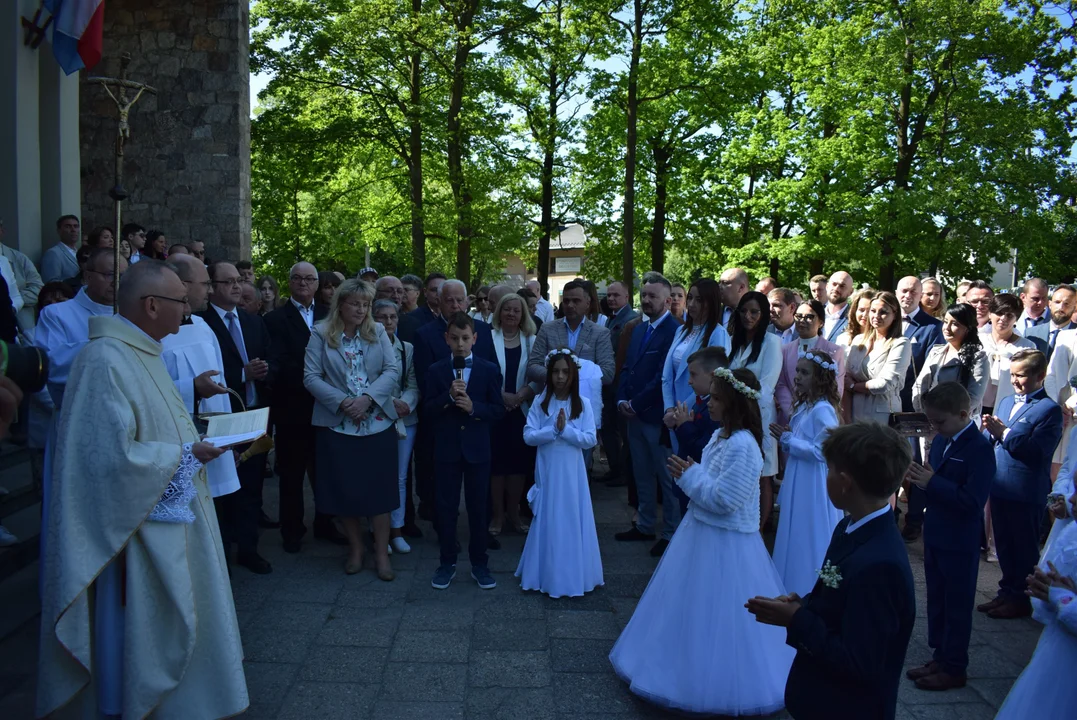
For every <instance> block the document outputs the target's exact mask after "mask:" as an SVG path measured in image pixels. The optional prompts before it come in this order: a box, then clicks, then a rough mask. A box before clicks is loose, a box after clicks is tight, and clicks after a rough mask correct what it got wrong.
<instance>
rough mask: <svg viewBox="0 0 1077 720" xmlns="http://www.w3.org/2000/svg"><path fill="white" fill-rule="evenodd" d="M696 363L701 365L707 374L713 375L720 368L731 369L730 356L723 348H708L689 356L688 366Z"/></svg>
mask: <svg viewBox="0 0 1077 720" xmlns="http://www.w3.org/2000/svg"><path fill="white" fill-rule="evenodd" d="M694 362H697V363H699V364H700V366H701V367H702V368H703V370H704V371H705V372H709V373H712V372H714V371H715V370H717V369H718V368H720V367H729V356H728V355H726V352H725V348H723V347H711V346H707V347H705V348H700V349H699V350H696V351H695V352H694V353H692V354H691V355H689V356H688V364H689V365H691V364H692V363H694Z"/></svg>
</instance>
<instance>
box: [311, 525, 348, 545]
mask: <svg viewBox="0 0 1077 720" xmlns="http://www.w3.org/2000/svg"><path fill="white" fill-rule="evenodd" d="M314 539H315V540H325V541H327V542H331V543H333V544H334V545H347V544H348V538H346V537H344V533H342V532H340V530H337V529H336V527H333V526H330V527H327V528H322V529H321V530H317V529H315V531H314Z"/></svg>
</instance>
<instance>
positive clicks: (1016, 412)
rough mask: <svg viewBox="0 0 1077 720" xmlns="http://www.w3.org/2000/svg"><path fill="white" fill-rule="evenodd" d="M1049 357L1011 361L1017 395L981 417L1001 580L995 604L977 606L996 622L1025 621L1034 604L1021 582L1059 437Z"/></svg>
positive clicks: (1034, 556) (1032, 556)
mask: <svg viewBox="0 0 1077 720" xmlns="http://www.w3.org/2000/svg"><path fill="white" fill-rule="evenodd" d="M1046 377H1047V357H1046V356H1045V355H1044V354H1043V353H1042V352H1040V351H1039V350H1022V351H1020V352H1018V353H1016V354H1015V355H1014V356H1013V357H1012V358H1011V359H1010V382H1011V383H1013V387H1014V390H1016V391H1017V394H1016V395H1011V396H1009V397H1007V398H1004V399H1003V400H1002V402H1000V403H999V404H998V405H997V406H996V407H995V413H996V414H995V415H984V417H983V427H984V433H985V435H987V437H988V439H990V440H992V441H994V446H995V465H996V471H995V482H994V484H993V485H992V486H991V524H992V526H993V529H994V532H995V550H996V552H997V553H998V564H999V568H1001V570H1002V579H1001V580H1000V581H999V583H998V595H997V596H996V597H995V599H994V600H991V601H990V602H986V603H984V604H982V605H979V606H977V608H976V609H977V610H979V611H980V612H985V613H987V616H988V617H990V618H994V619H996V620H1008V619H1011V618H1019V617H1027V616H1029V615H1031V614H1032V603H1031V602H1030V600H1029V598H1028V596H1027V595H1025V588H1026V587H1027V583H1026V581H1025V578H1027V577H1028V576H1029V575H1031V574H1032V570H1033V568H1034V567H1035V566H1036V563H1037V562H1038V561H1039V556H1040V521H1041V520H1042V518H1043V508H1044V503H1045V502H1046V498H1047V494H1048V493H1049V492H1050V490H1051V457H1052V456H1053V455H1054V452H1055V447H1056V446H1057V445H1058V441H1059V440H1060V439H1061V438H1062V408H1060V407H1059V406H1058V405H1057V404H1056V403H1055V402H1054V401H1053V400H1051V399H1050V398H1049V397H1047V392H1046V391H1045V390H1044V389H1043V381H1044V379H1045V378H1046Z"/></svg>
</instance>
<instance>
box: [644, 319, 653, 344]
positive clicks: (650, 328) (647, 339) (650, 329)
mask: <svg viewBox="0 0 1077 720" xmlns="http://www.w3.org/2000/svg"><path fill="white" fill-rule="evenodd" d="M652 332H654V325H650V324H648V325H647V329H646V330H644V331H643V347H647V343H648V342H650V340H651V333H652Z"/></svg>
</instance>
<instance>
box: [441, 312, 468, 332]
mask: <svg viewBox="0 0 1077 720" xmlns="http://www.w3.org/2000/svg"><path fill="white" fill-rule="evenodd" d="M452 328H456V329H458V330H464V329H467V330H470V331H471V332H475V321H474V320H472V319H471V316H470V315H468V314H467V313H465V312H458V313H456V314H455V315H453V316H452V317H451V318H449V324H448V325H447V326H446V327H445V330H446V331H448V330H450V329H452Z"/></svg>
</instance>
